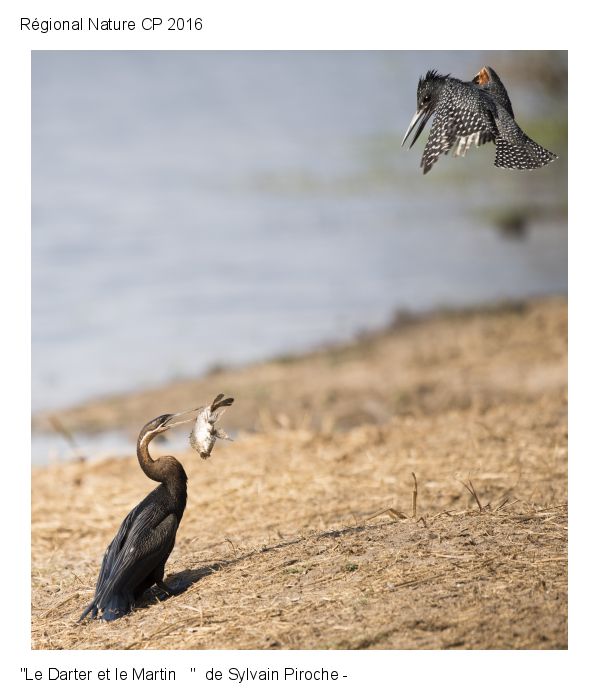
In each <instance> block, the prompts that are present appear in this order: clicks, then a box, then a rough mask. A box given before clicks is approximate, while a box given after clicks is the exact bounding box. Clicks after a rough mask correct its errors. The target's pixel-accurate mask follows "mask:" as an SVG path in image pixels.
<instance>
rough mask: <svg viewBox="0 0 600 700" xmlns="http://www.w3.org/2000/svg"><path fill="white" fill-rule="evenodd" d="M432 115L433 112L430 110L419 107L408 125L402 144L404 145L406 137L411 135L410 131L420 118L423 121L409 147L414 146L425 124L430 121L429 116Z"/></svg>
mask: <svg viewBox="0 0 600 700" xmlns="http://www.w3.org/2000/svg"><path fill="white" fill-rule="evenodd" d="M431 115H432V112H429V111H428V110H427V109H418V110H417V111H416V112H415V116H414V117H413V118H412V119H411V122H410V124H409V125H408V129H407V130H406V133H405V134H404V138H403V139H402V146H404V142H405V141H406V139H407V138H408V137H409V135H410V132H411V131H412V130H413V129H414V128H415V126H416V125H417V123H418V122H419V120H421V123H420V124H419V126H418V128H417V131H416V133H415V135H414V138H413V140H412V142H411V144H410V146H409V148H412V147H413V146H414V145H415V141H416V140H417V139H418V138H419V136H420V135H421V132H422V131H423V129H424V128H425V124H427V122H428V121H429V117H430V116H431Z"/></svg>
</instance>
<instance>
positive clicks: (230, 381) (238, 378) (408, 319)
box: [32, 295, 567, 441]
mask: <svg viewBox="0 0 600 700" xmlns="http://www.w3.org/2000/svg"><path fill="white" fill-rule="evenodd" d="M566 299H567V297H566V295H552V296H543V297H533V298H526V299H514V300H505V301H499V302H494V303H491V304H482V305H475V306H467V307H457V308H452V307H447V308H446V307H440V308H437V309H433V310H430V311H425V312H409V311H405V310H401V309H400V310H397V311H396V312H395V313H394V315H393V317H392V319H391V320H390V321H389V322H388V323H387V324H386V325H385V326H383V327H382V328H380V329H377V330H373V331H365V332H357V333H356V335H355V336H354V338H353V339H351V340H349V341H341V342H327V343H323V344H321V345H319V346H317V347H315V348H313V349H308V350H306V351H298V352H290V353H286V354H284V355H278V356H274V357H270V358H265V359H264V360H260V361H257V362H251V363H248V364H240V365H233V366H223V367H217V366H215V368H214V369H213V370H211V371H209V372H207V373H204V374H201V375H199V376H196V377H194V376H190V377H187V378H177V379H174V380H172V381H169V382H165V383H162V384H159V385H156V386H149V387H144V388H140V389H134V390H131V391H124V392H118V393H111V394H108V395H105V396H99V397H92V398H90V399H89V400H85V401H82V402H78V403H76V404H74V405H72V406H67V407H64V408H58V409H52V410H42V411H38V412H35V413H34V414H33V415H32V430H33V431H34V432H36V433H38V434H46V435H48V434H51V433H61V432H63V431H64V437H65V438H66V440H67V441H68V440H69V436H71V435H73V434H74V433H85V434H87V435H90V436H93V435H94V434H98V433H102V432H105V431H121V432H124V433H127V434H128V435H129V436H130V437H133V438H135V436H136V435H137V428H138V427H139V426H141V425H143V424H144V423H145V422H146V421H147V420H149V418H150V417H152V416H153V415H155V414H156V415H159V414H160V413H164V412H170V411H173V412H175V411H178V410H183V409H184V408H187V407H188V406H191V405H193V404H195V403H197V402H198V401H200V402H202V401H203V400H206V398H207V397H209V396H210V395H211V394H212V393H214V392H215V390H216V389H217V388H218V387H219V386H221V385H223V386H224V387H225V389H223V390H224V391H225V390H226V391H229V393H234V392H235V388H238V386H239V387H243V388H244V389H246V388H249V389H250V390H251V391H252V392H253V393H254V394H255V395H254V396H252V397H251V398H252V399H253V400H254V401H255V402H256V404H257V408H258V410H259V412H261V413H262V414H263V418H264V414H265V411H267V410H271V411H272V412H274V413H279V414H280V415H288V410H284V408H283V407H282V406H281V403H280V402H279V401H277V407H276V408H274V407H270V408H269V407H267V406H266V405H265V404H264V402H263V401H261V397H260V396H259V395H257V394H260V388H261V387H260V384H261V381H262V380H263V378H264V382H263V383H264V384H265V385H268V384H272V383H273V382H275V381H277V379H278V378H279V377H278V376H277V375H280V374H281V372H278V371H277V368H288V369H289V368H292V367H294V368H298V367H300V366H302V365H306V364H310V363H315V364H323V363H330V364H331V366H332V368H335V367H336V366H338V365H340V364H343V363H344V362H346V361H350V360H352V357H353V356H355V357H356V358H360V359H364V360H368V356H369V355H370V354H372V349H373V346H376V345H378V344H382V343H384V342H385V340H386V339H390V338H398V336H400V335H402V334H408V335H409V336H410V335H411V333H413V332H414V331H416V332H417V333H418V329H419V328H423V327H427V326H429V327H430V328H431V329H432V332H433V333H434V334H436V331H437V330H438V329H440V327H442V326H444V325H453V324H458V325H460V322H461V321H469V320H471V321H473V320H474V319H485V318H487V319H495V318H496V319H500V318H502V317H506V316H511V315H516V316H518V315H521V314H524V313H526V312H527V309H533V308H536V307H544V305H547V304H555V303H558V304H560V303H561V302H564V303H565V305H566V303H567V302H566ZM252 375H256V379H255V381H253V380H252ZM282 380H283V381H285V379H284V378H282ZM253 385H254V386H253ZM234 387H235V388H234ZM268 388H269V387H268V386H265V391H266V390H268ZM219 390H220V389H219ZM238 393H239V391H238ZM236 408H239V405H238V406H236ZM363 418H364V419H366V420H367V422H378V419H379V418H381V416H377V415H372V416H370V417H369V416H363ZM233 420H234V428H235V429H236V430H249V431H252V432H254V431H256V430H260V419H259V422H257V421H254V422H253V421H252V420H251V419H250V417H249V416H248V415H245V416H244V417H243V418H242V417H240V418H237V417H236V416H233ZM344 423H345V424H346V426H345V427H351V426H353V425H357V424H360V421H359V422H356V421H355V420H353V419H352V418H351V417H350V418H348V417H346V419H345V421H344Z"/></svg>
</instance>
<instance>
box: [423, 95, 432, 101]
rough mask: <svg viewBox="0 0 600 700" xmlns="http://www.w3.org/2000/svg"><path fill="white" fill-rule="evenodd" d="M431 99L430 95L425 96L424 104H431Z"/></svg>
mask: <svg viewBox="0 0 600 700" xmlns="http://www.w3.org/2000/svg"><path fill="white" fill-rule="evenodd" d="M430 97H431V96H430V95H425V97H424V98H423V102H429V99H430Z"/></svg>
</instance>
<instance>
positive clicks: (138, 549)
mask: <svg viewBox="0 0 600 700" xmlns="http://www.w3.org/2000/svg"><path fill="white" fill-rule="evenodd" d="M232 403H233V399H225V398H224V397H223V394H219V396H217V398H216V399H215V400H214V401H213V403H212V405H211V408H212V409H213V410H217V409H219V408H222V407H224V406H230V405H231V404H232ZM198 410H201V409H193V410H192V411H185V412H184V413H175V414H165V415H163V416H159V417H158V418H155V419H154V420H151V421H150V422H149V423H147V424H146V425H145V426H144V427H143V428H142V430H141V432H140V435H139V437H138V442H137V456H138V460H139V463H140V467H141V468H142V470H143V471H144V473H145V474H146V476H147V477H148V478H149V479H152V480H153V481H158V482H160V485H159V486H158V487H157V488H155V489H154V491H151V492H150V493H149V494H148V495H147V496H146V498H144V500H143V501H142V502H141V503H139V504H138V505H137V506H136V507H135V508H134V509H133V510H132V511H131V512H130V513H129V515H128V516H127V517H126V518H125V520H124V521H123V522H122V524H121V527H120V528H119V531H118V532H117V535H116V537H115V538H114V539H113V541H112V542H111V543H110V544H109V546H108V549H107V550H106V552H105V554H104V558H103V560H102V566H101V568H100V575H99V576H98V581H97V583H96V592H95V594H94V599H93V600H92V602H91V603H90V604H89V605H88V606H87V608H86V609H85V610H84V611H83V614H82V615H81V617H80V618H79V619H80V621H81V620H83V618H85V617H86V616H87V615H88V614H90V613H91V616H92V618H96V617H97V616H98V614H100V617H101V618H102V619H103V620H115V619H116V618H118V617H121V616H122V615H125V614H126V613H128V612H129V611H130V610H131V608H132V607H133V605H134V603H135V600H136V599H137V598H138V597H139V596H140V595H141V594H142V593H143V592H144V591H145V590H147V589H148V588H150V587H152V586H153V585H154V584H156V585H157V586H158V587H159V588H160V589H161V590H163V591H165V592H166V593H169V594H172V593H173V591H171V590H170V589H169V588H168V586H166V584H165V583H164V582H163V576H164V571H165V563H166V561H167V559H168V558H169V555H170V554H171V551H172V550H173V546H174V545H175V535H176V533H177V528H178V527H179V523H180V522H181V518H182V517H183V511H184V510H185V505H186V500H187V475H186V473H185V470H184V468H183V466H182V465H181V463H180V462H179V461H178V460H177V459H175V457H168V456H166V457H159V458H158V459H152V457H151V456H150V452H149V450H148V447H149V445H150V442H151V440H152V439H153V438H154V437H156V436H157V435H159V434H160V433H163V432H165V431H166V430H169V428H172V427H174V426H175V425H180V424H182V423H187V422H189V421H192V420H195V415H194V416H192V417H188V418H185V419H183V418H182V419H180V420H177V419H178V418H179V417H180V416H184V415H186V414H190V413H196V412H197V411H198Z"/></svg>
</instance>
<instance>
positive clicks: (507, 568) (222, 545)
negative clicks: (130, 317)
mask: <svg viewBox="0 0 600 700" xmlns="http://www.w3.org/2000/svg"><path fill="white" fill-rule="evenodd" d="M566 336H567V309H566V301H565V300H564V299H546V300H538V301H533V302H527V303H525V304H520V305H511V306H506V307H502V308H496V309H486V310H479V311H472V312H464V313H451V314H442V313H440V314H435V315H433V316H431V317H428V318H422V319H412V318H405V317H401V318H399V319H398V322H397V323H396V324H395V325H394V326H393V327H391V328H390V329H388V330H387V331H386V332H384V333H381V334H377V335H373V336H370V337H368V338H364V339H362V340H360V341H357V342H356V343H353V344H349V345H346V346H342V347H337V348H330V349H328V350H322V351H320V352H315V353H312V354H310V355H306V356H304V357H298V358H293V357H287V358H280V359H279V360H277V361H273V362H270V363H263V364H260V365H254V366H251V367H247V368H243V369H239V370H222V371H219V372H215V373H213V374H212V375H211V376H209V377H207V378H206V379H200V380H197V381H190V382H187V383H184V382H179V383H177V384H175V385H172V386H168V387H163V388H158V389H155V390H152V391H148V392H143V393H139V394H135V395H129V396H123V397H111V398H110V399H105V400H103V401H99V402H94V403H91V404H89V405H86V406H82V407H78V408H76V409H72V410H70V411H65V412H63V413H61V414H60V415H59V416H57V417H58V419H59V421H60V422H61V424H62V425H64V426H66V429H68V430H76V429H81V428H83V427H86V428H88V429H95V430H99V429H101V428H106V427H113V426H114V425H115V424H117V422H119V421H122V420H123V419H124V417H125V418H126V420H127V421H128V424H129V423H130V424H131V426H132V429H134V426H135V428H136V429H139V427H141V425H142V424H143V423H144V422H146V421H147V420H148V419H149V418H152V417H153V416H154V415H158V414H160V413H164V412H165V411H175V410H182V409H184V408H187V407H189V406H192V405H197V404H198V399H199V398H200V403H202V402H203V401H207V400H209V399H210V398H212V395H213V394H215V393H217V392H218V391H223V392H226V393H231V394H233V395H234V396H235V397H236V404H235V405H234V407H232V409H230V411H229V412H228V413H226V414H225V418H224V427H225V428H227V429H230V428H232V427H234V428H236V429H237V430H238V431H239V434H238V437H237V440H236V441H235V442H234V443H227V444H225V443H220V444H218V445H217V447H216V448H215V450H214V452H213V456H212V458H211V459H210V460H209V461H207V462H203V461H201V460H200V458H199V457H198V456H197V455H196V454H195V453H194V452H192V451H189V452H187V453H183V454H178V455H176V456H177V457H179V458H180V459H181V461H182V463H183V464H184V465H185V467H186V470H187V472H188V476H189V488H188V491H189V500H188V507H187V510H186V513H185V516H184V519H183V521H182V523H181V526H180V529H179V533H178V540H177V544H176V546H175V549H174V551H173V554H172V555H171V558H170V559H169V561H168V563H167V582H168V583H169V584H170V585H171V586H173V587H175V588H176V589H178V590H179V591H180V593H179V595H176V596H174V597H171V598H165V597H164V595H163V594H162V593H159V592H158V591H151V592H149V593H148V594H147V595H146V596H145V597H144V599H143V600H141V601H140V604H139V606H138V608H136V610H135V611H134V612H133V613H132V614H130V615H128V616H127V617H125V618H122V619H120V620H118V621H116V622H113V623H103V622H86V623H83V624H81V625H78V624H76V621H77V618H78V617H79V614H80V612H81V611H82V609H83V608H84V607H85V605H86V604H87V602H89V600H91V598H92V595H93V588H94V584H95V578H96V576H97V573H98V568H99V564H100V560H101V558H102V554H103V551H104V549H105V547H106V545H107V544H108V543H109V541H110V540H111V538H112V537H113V535H114V534H115V532H116V530H117V528H118V526H119V524H120V522H121V520H122V518H123V517H124V516H125V515H126V513H127V512H128V511H129V510H130V509H131V508H132V507H133V506H134V505H135V504H136V503H137V502H138V501H139V500H141V498H142V497H143V496H144V495H145V494H146V493H147V492H148V491H149V490H150V489H151V487H152V484H151V483H150V482H149V481H148V480H147V479H146V478H145V477H144V475H143V474H142V472H141V471H140V469H139V467H138V466H137V462H136V460H135V458H134V457H131V458H112V459H106V460H103V461H100V462H95V463H92V462H84V463H72V464H63V465H55V466H52V467H49V468H47V469H40V470H35V471H34V472H33V474H32V646H33V647H34V648H46V649H48V648H53V649H54V648H61V649H73V648H78V649H90V648H115V649H123V648H127V649H141V648H148V649H171V648H173V649H190V648H261V649H262V648H411V649H426V648H566V646H567V434H566V425H567V403H566V359H567V337H566ZM46 419H47V417H43V416H41V417H38V418H37V420H38V421H40V423H41V422H43V421H44V420H46ZM165 448H166V445H165V444H156V445H155V446H154V450H153V452H154V454H155V455H158V454H162V453H165ZM413 473H414V474H415V477H416V482H417V496H416V516H414V517H413V514H414V511H413V502H414V495H413V492H414V489H415V480H414V479H413V476H412V474H413ZM467 487H469V488H470V489H472V493H471V492H470V491H469V490H468V489H467Z"/></svg>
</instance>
